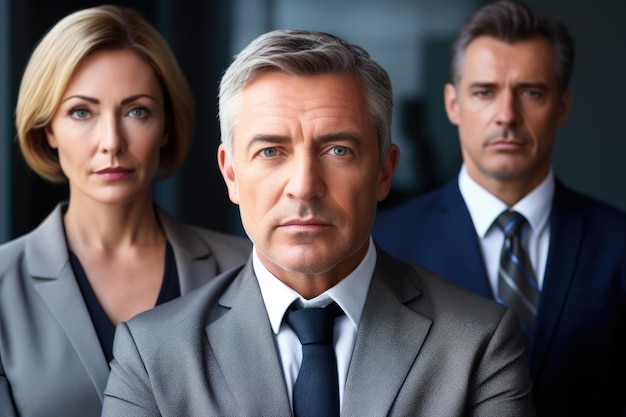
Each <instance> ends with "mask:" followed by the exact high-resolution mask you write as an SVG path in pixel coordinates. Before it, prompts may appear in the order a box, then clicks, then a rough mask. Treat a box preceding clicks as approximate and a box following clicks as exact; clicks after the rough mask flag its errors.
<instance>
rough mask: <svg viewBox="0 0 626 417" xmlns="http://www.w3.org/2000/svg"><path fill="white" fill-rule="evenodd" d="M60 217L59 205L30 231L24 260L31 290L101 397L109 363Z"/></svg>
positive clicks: (61, 206)
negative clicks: (71, 263) (94, 324)
mask: <svg viewBox="0 0 626 417" xmlns="http://www.w3.org/2000/svg"><path fill="white" fill-rule="evenodd" d="M62 216H63V205H62V204H59V205H58V206H57V207H56V208H55V210H54V211H53V212H52V213H51V214H50V215H49V216H48V217H47V218H46V219H45V220H44V221H43V223H42V224H41V225H40V226H39V227H38V228H37V229H35V230H34V231H33V233H32V234H31V235H30V237H29V238H28V242H27V244H26V263H27V265H28V270H29V273H30V276H31V278H32V279H33V281H34V288H35V290H36V291H37V293H38V294H39V295H40V296H41V298H42V300H43V302H44V303H45V304H46V306H47V307H48V308H49V309H50V312H51V313H52V316H53V317H54V318H55V319H56V321H57V322H58V323H59V325H60V326H61V328H62V329H63V331H64V332H65V334H66V336H67V338H68V339H69V342H70V343H71V344H72V346H73V348H74V349H75V350H76V353H77V354H78V356H79V358H80V360H81V362H82V364H83V366H84V368H85V371H86V372H87V374H88V375H89V378H90V379H91V382H92V383H93V385H94V388H95V390H96V391H97V392H98V396H99V397H100V400H102V392H103V391H104V387H105V385H106V381H107V377H108V374H109V366H108V364H107V362H106V359H105V357H104V353H103V352H102V349H101V348H100V342H99V340H98V336H97V335H96V332H95V330H94V328H93V325H92V322H91V318H90V316H89V312H88V311H87V308H86V307H85V303H84V301H83V296H82V294H81V292H80V289H79V288H78V284H77V283H76V278H75V277H74V273H73V271H72V268H71V266H70V262H69V254H68V251H67V244H66V242H65V237H64V236H65V232H64V230H63V224H62ZM76 377H78V376H76Z"/></svg>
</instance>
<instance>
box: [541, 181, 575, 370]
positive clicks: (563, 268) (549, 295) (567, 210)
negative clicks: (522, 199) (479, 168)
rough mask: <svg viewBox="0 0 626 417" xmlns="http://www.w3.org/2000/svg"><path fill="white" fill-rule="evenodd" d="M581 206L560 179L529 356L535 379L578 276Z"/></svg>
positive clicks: (557, 185) (555, 196)
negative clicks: (568, 294) (576, 271)
mask: <svg viewBox="0 0 626 417" xmlns="http://www.w3.org/2000/svg"><path fill="white" fill-rule="evenodd" d="M579 206H580V205H579V203H578V202H576V199H575V197H574V196H573V195H572V194H571V192H570V191H569V190H568V189H567V188H565V186H564V185H562V184H561V183H560V182H558V181H557V184H556V190H555V194H554V204H553V209H552V214H551V225H550V227H551V231H550V235H551V238H550V248H549V251H548V260H547V263H546V271H545V279H544V283H543V288H542V291H541V298H540V301H539V309H538V311H537V317H538V318H539V319H538V320H537V324H536V330H535V336H534V340H533V344H532V348H531V350H530V355H529V360H530V370H531V374H532V376H533V378H535V377H536V376H537V375H538V373H539V372H540V369H541V366H542V364H543V362H544V360H545V358H546V356H547V353H548V346H550V344H551V342H552V338H553V337H554V334H555V333H556V328H557V327H558V325H559V320H560V318H561V313H562V311H563V307H564V305H565V300H566V299H567V293H568V292H569V290H570V287H571V283H572V280H573V278H574V268H575V264H576V259H577V258H578V256H579V251H580V246H581V242H582V240H583V230H584V216H583V212H582V209H581V208H580V207H579Z"/></svg>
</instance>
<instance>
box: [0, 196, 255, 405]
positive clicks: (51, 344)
mask: <svg viewBox="0 0 626 417" xmlns="http://www.w3.org/2000/svg"><path fill="white" fill-rule="evenodd" d="M62 210H63V204H60V205H59V206H57V207H56V208H55V210H54V211H53V212H52V213H51V214H50V215H49V216H48V217H47V218H46V219H45V220H44V221H43V222H42V223H41V224H40V225H39V226H38V227H37V228H36V229H35V230H34V231H32V232H31V233H29V234H27V235H25V236H23V237H21V238H18V239H16V240H14V241H11V242H8V243H6V244H4V245H2V246H0V415H1V416H3V417H8V416H18V415H19V416H22V417H27V416H46V417H50V416H64V417H73V416H80V417H85V416H100V414H101V409H102V397H103V391H104V387H105V385H106V380H107V377H108V374H109V366H108V364H107V362H106V359H105V357H104V354H103V353H102V349H101V348H100V343H99V341H98V337H97V336H96V332H95V330H94V327H93V324H92V322H91V319H90V317H89V313H88V311H87V308H86V306H85V304H84V301H83V298H82V295H81V292H80V289H79V287H78V284H77V283H76V279H75V277H74V274H73V272H72V268H71V266H70V262H69V257H68V251H67V244H66V242H65V237H64V230H63V223H62ZM158 216H159V220H160V221H161V224H162V226H163V229H164V231H165V234H166V236H167V239H168V241H169V242H170V244H171V246H172V248H173V250H174V256H175V258H176V266H177V269H178V276H179V280H180V290H181V294H183V295H184V294H187V293H188V292H190V291H191V290H193V289H195V288H197V287H198V286H200V285H201V284H203V283H205V282H207V281H208V280H209V279H211V278H212V277H214V276H215V275H217V274H219V273H221V272H223V271H225V270H227V269H229V268H232V267H235V266H237V265H240V264H242V263H244V262H245V261H246V259H247V258H248V255H249V254H250V243H249V241H248V240H247V239H243V238H239V237H235V236H229V235H225V234H220V233H217V232H213V231H209V230H206V229H201V228H198V227H193V226H189V225H184V224H182V223H179V222H177V221H176V220H174V219H173V218H172V217H170V216H168V215H167V214H165V213H164V212H162V211H158Z"/></svg>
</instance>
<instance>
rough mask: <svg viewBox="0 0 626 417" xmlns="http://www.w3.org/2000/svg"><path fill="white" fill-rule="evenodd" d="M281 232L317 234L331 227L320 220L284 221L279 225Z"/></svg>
mask: <svg viewBox="0 0 626 417" xmlns="http://www.w3.org/2000/svg"><path fill="white" fill-rule="evenodd" d="M279 227H280V228H281V229H283V230H288V231H290V232H294V233H302V232H309V233H310V232H318V231H321V230H325V229H327V228H329V227H331V224H330V223H329V222H327V221H325V220H322V219H315V218H310V219H292V220H288V221H285V222H283V223H281V224H280V225H279Z"/></svg>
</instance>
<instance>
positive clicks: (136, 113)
mask: <svg viewBox="0 0 626 417" xmlns="http://www.w3.org/2000/svg"><path fill="white" fill-rule="evenodd" d="M128 114H129V115H130V117H135V118H138V119H141V118H144V117H146V116H148V114H149V112H148V110H147V109H146V108H144V107H135V108H134V109H132V110H131V111H130V112H128Z"/></svg>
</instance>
